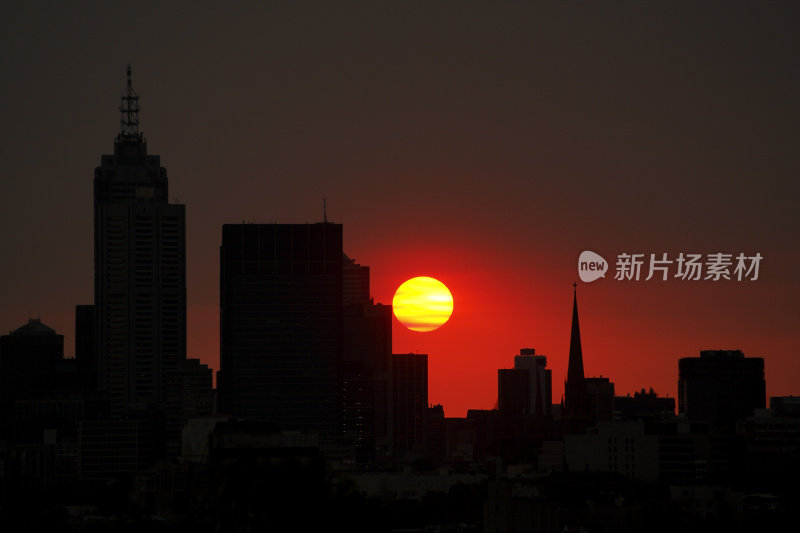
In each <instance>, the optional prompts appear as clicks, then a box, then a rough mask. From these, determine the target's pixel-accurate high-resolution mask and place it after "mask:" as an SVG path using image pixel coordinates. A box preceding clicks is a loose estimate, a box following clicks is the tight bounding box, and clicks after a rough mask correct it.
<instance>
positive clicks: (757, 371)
mask: <svg viewBox="0 0 800 533" xmlns="http://www.w3.org/2000/svg"><path fill="white" fill-rule="evenodd" d="M765 402H766V382H765V380H764V359H763V358H761V357H745V356H744V354H743V353H742V352H741V351H740V350H703V351H701V352H700V357H684V358H682V359H680V360H679V361H678V412H679V413H685V414H686V416H687V417H688V418H689V419H690V420H699V421H705V422H708V423H710V424H711V427H712V428H713V429H728V430H730V429H733V428H734V427H735V424H736V422H737V421H739V420H743V419H744V418H746V417H748V416H752V415H753V411H754V410H755V409H763V408H764V406H765Z"/></svg>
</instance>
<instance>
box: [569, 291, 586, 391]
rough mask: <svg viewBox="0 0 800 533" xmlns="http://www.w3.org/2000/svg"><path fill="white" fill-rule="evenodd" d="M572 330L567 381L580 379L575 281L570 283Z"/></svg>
mask: <svg viewBox="0 0 800 533" xmlns="http://www.w3.org/2000/svg"><path fill="white" fill-rule="evenodd" d="M572 288H573V292H572V331H571V333H570V338H569V367H568V369H567V382H576V381H582V380H583V379H584V375H583V351H582V350H581V327H580V324H579V322H578V289H577V283H575V284H573V285H572Z"/></svg>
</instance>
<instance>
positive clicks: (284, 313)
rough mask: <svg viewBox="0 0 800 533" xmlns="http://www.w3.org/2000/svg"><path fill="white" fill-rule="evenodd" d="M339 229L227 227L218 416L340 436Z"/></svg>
mask: <svg viewBox="0 0 800 533" xmlns="http://www.w3.org/2000/svg"><path fill="white" fill-rule="evenodd" d="M342 266H343V254H342V226H341V224H332V223H327V222H325V223H319V224H226V225H224V226H223V228H222V247H221V248H220V371H219V374H218V380H217V385H218V389H219V397H220V403H221V410H222V412H224V413H226V414H230V415H233V416H236V417H241V418H245V419H248V420H253V421H268V422H273V423H275V424H277V425H278V426H279V427H280V428H281V429H286V430H300V431H316V432H320V433H326V434H334V433H337V432H340V431H341V389H342V376H341V367H342V350H343V348H342V344H343V340H342V336H343V326H342V309H343V299H342V290H343V279H342Z"/></svg>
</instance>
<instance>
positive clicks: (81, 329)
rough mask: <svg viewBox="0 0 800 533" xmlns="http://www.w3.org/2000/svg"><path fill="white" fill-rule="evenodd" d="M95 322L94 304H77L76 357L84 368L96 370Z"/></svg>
mask: <svg viewBox="0 0 800 533" xmlns="http://www.w3.org/2000/svg"><path fill="white" fill-rule="evenodd" d="M96 350H97V346H96V342H95V323H94V306H93V305H76V306H75V359H76V360H77V361H78V365H79V366H80V367H81V368H82V369H86V370H89V371H91V372H92V373H94V372H95V369H96V368H97V360H96V357H95V352H96Z"/></svg>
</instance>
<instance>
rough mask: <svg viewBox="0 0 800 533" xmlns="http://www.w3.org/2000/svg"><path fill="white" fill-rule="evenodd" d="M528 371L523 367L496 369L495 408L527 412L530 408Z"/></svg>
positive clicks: (521, 412)
mask: <svg viewBox="0 0 800 533" xmlns="http://www.w3.org/2000/svg"><path fill="white" fill-rule="evenodd" d="M530 387H531V380H530V373H529V372H528V370H527V369H525V368H499V369H498V370H497V409H498V410H499V411H501V412H503V413H517V414H527V413H528V412H529V409H530V396H531V394H530Z"/></svg>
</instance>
